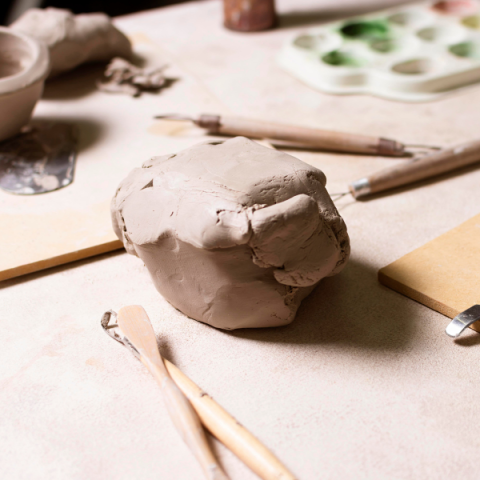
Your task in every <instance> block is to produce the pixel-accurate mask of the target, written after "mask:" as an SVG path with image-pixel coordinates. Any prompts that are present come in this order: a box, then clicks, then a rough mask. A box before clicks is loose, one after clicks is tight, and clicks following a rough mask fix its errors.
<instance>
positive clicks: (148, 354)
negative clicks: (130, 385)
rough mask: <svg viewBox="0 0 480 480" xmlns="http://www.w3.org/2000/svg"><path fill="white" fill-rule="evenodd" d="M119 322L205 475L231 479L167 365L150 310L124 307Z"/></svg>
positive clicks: (218, 478) (118, 316) (211, 477)
mask: <svg viewBox="0 0 480 480" xmlns="http://www.w3.org/2000/svg"><path fill="white" fill-rule="evenodd" d="M117 323H118V326H119V327H120V330H122V332H123V333H124V334H125V336H126V337H127V339H128V340H129V341H130V343H131V344H132V345H133V346H134V347H135V348H136V349H137V351H138V352H139V353H140V359H141V361H142V363H143V364H144V365H145V366H146V367H147V368H148V369H149V370H150V372H151V374H152V375H153V376H154V377H155V379H156V380H157V382H158V384H159V385H160V388H161V391H162V394H163V399H164V401H165V405H166V407H167V409H168V413H169V414H170V417H171V418H172V420H173V423H174V425H175V427H176V428H177V430H178V431H179V432H180V435H181V437H182V439H183V441H184V442H185V443H186V444H187V446H188V447H189V448H190V450H191V451H192V452H193V454H194V455H195V457H196V458H197V460H198V462H199V463H200V465H201V467H202V469H203V472H204V473H205V476H206V478H208V479H209V480H228V477H227V476H226V474H225V473H224V472H223V470H222V469H221V467H220V466H219V465H218V463H217V460H216V459H215V456H214V455H213V453H212V451H211V449H210V445H209V444H208V441H207V438H206V436H205V431H204V430H203V428H202V425H201V423H200V419H199V418H198V415H197V413H196V412H195V410H194V409H193V407H192V405H191V404H190V402H189V401H188V400H187V398H186V397H185V396H184V395H183V394H182V392H181V391H180V390H179V388H178V387H177V385H176V384H175V383H174V381H173V380H172V379H171V378H170V376H169V374H168V372H167V369H166V368H165V364H164V363H163V359H162V357H161V356H160V353H159V351H158V346H157V338H156V336H155V332H154V331H153V328H152V325H151V323H150V319H149V318H148V315H147V312H145V310H144V309H143V307H141V306H139V305H130V306H128V307H123V308H121V309H120V310H119V312H118V315H117Z"/></svg>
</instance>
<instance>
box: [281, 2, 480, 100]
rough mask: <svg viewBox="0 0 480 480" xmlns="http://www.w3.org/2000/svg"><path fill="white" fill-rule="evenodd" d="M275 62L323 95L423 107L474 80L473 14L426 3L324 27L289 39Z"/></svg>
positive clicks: (477, 70) (472, 6)
mask: <svg viewBox="0 0 480 480" xmlns="http://www.w3.org/2000/svg"><path fill="white" fill-rule="evenodd" d="M279 62H280V64H281V65H282V67H283V68H285V69H286V70H287V71H289V72H290V73H292V74H293V75H294V76H296V77H297V78H299V79H300V80H302V81H303V82H304V83H306V84H308V85H310V86H312V87H314V88H317V89H319V90H323V91H325V92H328V93H336V94H348V93H369V94H372V95H377V96H381V97H386V98H391V99H395V100H403V101H412V102H414V101H424V100H430V99H433V98H436V97H438V96H439V95H441V94H444V93H445V92H448V91H451V90H452V89H455V88H458V87H461V86H465V85H468V84H471V83H474V82H477V81H480V8H479V5H478V4H477V3H474V2H469V1H466V0H463V1H461V0H457V1H452V2H438V3H437V4H435V5H432V4H431V3H430V2H429V3H427V4H425V3H422V4H417V5H411V6H405V7H403V8H398V7H397V8H395V9H389V10H384V11H381V12H377V13H374V14H370V15H365V16H362V17H356V18H350V19H347V20H342V21H339V22H334V23H329V24H325V25H323V26H321V27H318V28H315V29H312V30H309V31H308V32H304V33H302V34H301V35H297V36H296V37H294V38H292V39H290V40H289V41H288V43H287V44H286V45H285V46H284V48H283V50H282V52H281V54H280V57H279Z"/></svg>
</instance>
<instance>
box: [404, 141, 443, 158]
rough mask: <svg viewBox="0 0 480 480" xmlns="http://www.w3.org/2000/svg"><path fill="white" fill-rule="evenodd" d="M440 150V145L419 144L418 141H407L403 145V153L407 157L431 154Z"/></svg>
mask: <svg viewBox="0 0 480 480" xmlns="http://www.w3.org/2000/svg"><path fill="white" fill-rule="evenodd" d="M440 150H442V147H437V146H435V145H421V144H419V143H409V144H408V145H405V154H406V155H407V156H409V157H418V158H421V157H424V156H425V155H431V154H432V153H436V152H439V151H440Z"/></svg>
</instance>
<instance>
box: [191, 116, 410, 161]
mask: <svg viewBox="0 0 480 480" xmlns="http://www.w3.org/2000/svg"><path fill="white" fill-rule="evenodd" d="M196 123H197V124H198V125H199V126H201V127H204V128H206V129H208V131H209V132H210V133H219V134H223V135H241V136H245V137H251V138H266V139H270V140H281V141H282V142H287V143H290V144H292V145H296V146H307V147H312V148H318V149H321V150H331V151H336V152H351V153H364V154H370V155H387V156H401V155H403V154H404V145H402V144H401V143H399V142H396V141H394V140H389V139H386V138H379V137H371V136H367V135H356V134H351V133H341V132H332V131H329V130H321V129H316V128H308V127H299V126H294V125H283V124H278V123H271V122H262V121H259V120H253V119H246V118H240V117H223V116H222V117H220V116H218V115H201V116H200V117H199V119H198V120H197V122H196Z"/></svg>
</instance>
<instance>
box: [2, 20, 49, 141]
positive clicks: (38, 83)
mask: <svg viewBox="0 0 480 480" xmlns="http://www.w3.org/2000/svg"><path fill="white" fill-rule="evenodd" d="M49 63H50V60H49V53H48V48H47V47H46V45H44V44H43V43H40V42H37V41H36V40H34V39H33V38H30V37H28V36H27V35H23V34H21V33H18V32H14V31H13V30H10V29H9V28H7V27H0V141H2V140H5V139H6V138H9V137H11V136H13V135H15V134H16V133H18V132H19V131H20V129H21V128H22V127H23V126H24V125H26V124H27V123H28V121H29V120H30V117H31V115H32V111H33V109H34V107H35V104H36V103H37V101H38V99H39V98H40V96H41V95H42V91H43V84H44V81H45V78H46V76H47V75H48V70H49Z"/></svg>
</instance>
